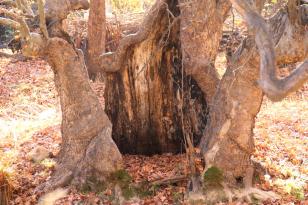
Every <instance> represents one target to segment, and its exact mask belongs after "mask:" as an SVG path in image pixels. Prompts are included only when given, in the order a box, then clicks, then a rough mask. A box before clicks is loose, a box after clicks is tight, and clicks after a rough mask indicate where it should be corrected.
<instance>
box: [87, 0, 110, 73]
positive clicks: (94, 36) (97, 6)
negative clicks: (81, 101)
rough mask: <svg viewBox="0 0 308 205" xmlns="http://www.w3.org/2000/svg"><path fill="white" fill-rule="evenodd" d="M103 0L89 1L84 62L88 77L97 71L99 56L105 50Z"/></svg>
mask: <svg viewBox="0 0 308 205" xmlns="http://www.w3.org/2000/svg"><path fill="white" fill-rule="evenodd" d="M105 37H106V15H105V0H92V1H91V2H90V11H89V21H88V45H87V46H88V47H87V53H86V64H87V67H88V72H89V75H90V77H91V76H92V75H95V74H96V73H97V72H98V71H99V63H100V62H99V56H100V55H101V54H102V53H104V52H105Z"/></svg>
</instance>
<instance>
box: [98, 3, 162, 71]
mask: <svg viewBox="0 0 308 205" xmlns="http://www.w3.org/2000/svg"><path fill="white" fill-rule="evenodd" d="M163 9H166V4H165V2H164V1H163V0H158V1H157V2H156V3H155V5H154V6H153V7H152V9H151V10H150V11H149V14H148V15H147V16H146V17H145V19H144V21H143V23H142V25H141V26H140V29H139V31H138V32H137V33H135V34H131V35H128V36H126V37H125V38H123V39H122V40H121V41H120V43H119V47H118V49H117V50H116V51H115V52H109V53H106V54H103V55H101V62H102V67H101V69H102V71H105V72H117V71H119V70H120V68H121V67H122V64H123V62H124V60H125V56H126V53H127V51H128V49H129V48H130V47H131V46H132V45H134V44H137V43H140V42H142V41H144V40H145V39H147V37H148V36H149V35H150V34H151V31H152V29H153V26H154V24H155V22H156V16H158V13H159V12H160V11H162V10H163Z"/></svg>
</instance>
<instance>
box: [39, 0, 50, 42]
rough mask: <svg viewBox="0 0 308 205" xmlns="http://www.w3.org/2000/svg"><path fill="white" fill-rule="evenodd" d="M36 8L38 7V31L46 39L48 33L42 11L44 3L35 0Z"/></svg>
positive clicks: (40, 0)
mask: <svg viewBox="0 0 308 205" xmlns="http://www.w3.org/2000/svg"><path fill="white" fill-rule="evenodd" d="M37 6H38V12H39V16H40V29H41V32H42V33H43V36H44V37H45V38H46V39H48V38H49V37H48V31H47V26H46V17H45V11H44V3H43V1H42V0H37Z"/></svg>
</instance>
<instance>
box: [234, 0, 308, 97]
mask: <svg viewBox="0 0 308 205" xmlns="http://www.w3.org/2000/svg"><path fill="white" fill-rule="evenodd" d="M230 1H231V3H232V4H233V6H234V7H235V8H236V10H237V11H238V12H239V13H240V14H241V15H242V16H243V17H244V19H245V20H246V22H247V23H248V25H249V26H250V27H252V28H253V29H254V31H255V32H256V36H255V41H256V45H257V47H258V50H259V55H260V80H259V85H260V87H261V88H262V90H263V91H264V93H265V94H266V95H267V96H268V97H269V98H270V99H271V100H273V101H279V100H281V99H283V98H284V97H285V96H287V95H288V93H290V92H292V91H295V90H297V89H298V88H299V87H300V86H302V85H303V84H304V83H305V82H306V81H307V80H308V61H307V60H305V62H304V63H303V64H302V65H301V66H299V67H298V68H297V69H296V70H294V71H293V72H292V73H291V74H290V75H289V76H287V77H285V78H283V79H280V78H278V77H277V73H276V59H275V51H274V43H273V40H272V37H271V35H270V34H269V31H268V28H267V25H266V22H265V20H264V19H263V17H262V16H260V15H259V14H258V13H257V12H255V11H254V10H253V9H252V8H251V6H250V5H249V4H248V3H247V2H246V1H245V0H230Z"/></svg>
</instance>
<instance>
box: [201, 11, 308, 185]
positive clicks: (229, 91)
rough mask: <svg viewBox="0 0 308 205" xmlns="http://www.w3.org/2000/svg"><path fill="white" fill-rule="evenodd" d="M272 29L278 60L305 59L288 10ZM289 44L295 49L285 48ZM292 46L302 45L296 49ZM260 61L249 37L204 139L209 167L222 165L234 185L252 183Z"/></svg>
mask: <svg viewBox="0 0 308 205" xmlns="http://www.w3.org/2000/svg"><path fill="white" fill-rule="evenodd" d="M290 27H292V28H290ZM269 28H270V29H271V33H272V34H273V36H274V43H275V45H276V46H277V47H276V50H277V55H278V56H279V57H278V59H288V61H289V62H297V61H298V60H303V59H305V57H306V56H307V53H305V52H304V50H305V46H304V45H303V44H297V43H295V44H293V43H291V42H294V39H293V37H292V36H295V35H297V34H296V33H298V32H299V30H298V27H294V26H293V25H291V23H290V21H289V19H288V13H287V12H286V11H285V10H281V11H280V12H278V13H277V14H276V15H275V16H274V17H272V18H271V19H270V20H269ZM287 31H292V33H289V32H287ZM302 34H303V33H302ZM287 42H288V43H287ZM286 44H287V45H291V47H292V48H291V47H285V45H286ZM293 46H299V47H297V48H296V49H294V50H293ZM284 49H288V50H293V51H295V50H296V52H299V53H297V55H296V57H295V58H294V56H295V55H294V53H293V52H291V51H290V52H289V53H288V52H282V51H283V50H284ZM300 51H301V52H300ZM280 62H281V63H282V61H280ZM259 63H260V59H259V56H258V50H257V48H256V45H255V43H254V39H253V37H249V38H248V39H247V40H245V41H244V42H243V43H242V45H241V46H240V47H239V49H238V50H237V51H236V53H235V54H234V56H233V58H232V62H230V65H229V66H228V68H227V71H226V73H225V74H224V76H223V78H222V80H221V83H220V85H219V88H218V91H217V92H216V95H215V97H214V100H213V106H212V107H211V108H210V119H209V123H208V124H207V128H206V131H205V136H204V137H203V138H202V141H201V148H202V153H203V154H204V158H205V160H206V168H209V167H211V166H216V167H219V168H220V169H221V170H222V171H223V172H224V175H225V178H226V182H227V183H228V184H229V185H231V186H237V185H240V184H243V183H244V184H245V186H251V183H252V173H253V166H252V163H251V160H250V157H251V155H252V153H253V151H254V143H253V133H252V131H253V128H254V121H255V117H256V114H257V113H258V111H259V109H260V106H261V102H262V97H263V95H262V90H261V88H260V87H259V86H258V84H257V80H258V78H259V72H260V71H259V69H258V65H259Z"/></svg>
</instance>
